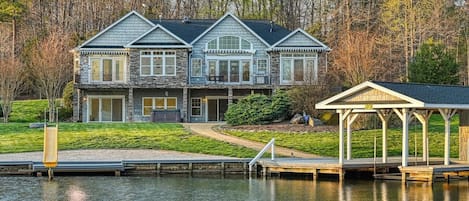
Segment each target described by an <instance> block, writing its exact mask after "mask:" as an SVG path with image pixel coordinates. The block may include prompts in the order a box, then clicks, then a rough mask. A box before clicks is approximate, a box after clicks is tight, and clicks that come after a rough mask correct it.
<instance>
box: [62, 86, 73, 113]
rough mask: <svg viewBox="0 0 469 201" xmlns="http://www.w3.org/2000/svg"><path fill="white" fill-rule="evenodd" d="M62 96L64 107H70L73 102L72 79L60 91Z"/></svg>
mask: <svg viewBox="0 0 469 201" xmlns="http://www.w3.org/2000/svg"><path fill="white" fill-rule="evenodd" d="M62 98H63V103H64V108H66V109H71V108H72V102H73V81H70V82H68V83H67V85H66V86H65V88H64V90H63V92H62Z"/></svg>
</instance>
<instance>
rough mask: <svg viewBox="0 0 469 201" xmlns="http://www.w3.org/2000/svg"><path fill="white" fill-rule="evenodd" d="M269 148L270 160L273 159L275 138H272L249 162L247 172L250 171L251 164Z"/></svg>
mask: <svg viewBox="0 0 469 201" xmlns="http://www.w3.org/2000/svg"><path fill="white" fill-rule="evenodd" d="M269 148H271V152H272V153H271V154H272V158H271V159H272V160H275V138H272V139H271V140H270V142H269V143H267V144H266V145H265V146H264V148H262V150H261V151H260V152H259V153H258V154H257V155H256V157H254V158H253V159H252V160H251V161H250V162H249V172H252V166H254V164H256V162H257V161H258V160H259V159H260V158H261V157H262V155H264V153H265V152H266V151H267V150H268V149H269Z"/></svg>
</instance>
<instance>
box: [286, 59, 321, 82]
mask: <svg viewBox="0 0 469 201" xmlns="http://www.w3.org/2000/svg"><path fill="white" fill-rule="evenodd" d="M316 61H317V56H316V55H315V54H282V55H281V56H280V65H281V66H280V72H281V73H280V76H281V81H282V83H283V84H293V83H298V82H299V83H301V82H305V81H316V80H317V76H318V69H317V64H316Z"/></svg>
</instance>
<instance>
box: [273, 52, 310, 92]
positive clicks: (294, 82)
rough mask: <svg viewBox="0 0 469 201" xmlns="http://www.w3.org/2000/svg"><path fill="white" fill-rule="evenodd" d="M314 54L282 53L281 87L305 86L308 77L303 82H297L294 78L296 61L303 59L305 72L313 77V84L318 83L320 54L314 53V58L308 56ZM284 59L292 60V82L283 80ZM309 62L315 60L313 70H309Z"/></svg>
mask: <svg viewBox="0 0 469 201" xmlns="http://www.w3.org/2000/svg"><path fill="white" fill-rule="evenodd" d="M286 54H287V55H303V56H285V55H286ZM310 54H312V53H282V54H280V63H279V65H280V84H281V85H291V84H304V83H306V82H307V80H306V79H307V77H304V80H303V81H295V77H294V74H295V72H294V60H295V59H303V72H304V73H306V74H308V75H311V74H312V75H313V76H314V77H313V80H312V81H313V82H317V80H318V76H319V75H318V73H319V71H318V54H317V53H314V54H312V55H313V56H312V57H308V56H306V55H310ZM284 59H291V68H292V69H291V78H292V80H291V81H284V80H283V70H284V68H283V60H284ZM307 60H313V69H307V68H306V63H307V62H306V61H307Z"/></svg>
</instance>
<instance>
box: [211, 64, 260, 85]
mask: <svg viewBox="0 0 469 201" xmlns="http://www.w3.org/2000/svg"><path fill="white" fill-rule="evenodd" d="M208 74H209V76H218V77H219V79H218V80H217V81H223V82H228V83H240V82H250V81H251V62H250V61H249V60H208Z"/></svg>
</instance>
